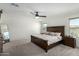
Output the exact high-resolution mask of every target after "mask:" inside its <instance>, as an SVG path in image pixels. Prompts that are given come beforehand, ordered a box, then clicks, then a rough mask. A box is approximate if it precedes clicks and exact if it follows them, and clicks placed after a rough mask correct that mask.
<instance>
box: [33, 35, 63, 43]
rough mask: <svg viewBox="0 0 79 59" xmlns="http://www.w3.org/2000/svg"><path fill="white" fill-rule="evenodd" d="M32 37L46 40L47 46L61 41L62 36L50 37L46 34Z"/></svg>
mask: <svg viewBox="0 0 79 59" xmlns="http://www.w3.org/2000/svg"><path fill="white" fill-rule="evenodd" d="M33 36H35V37H38V38H41V39H43V40H47V41H48V42H47V43H48V45H50V44H53V43H56V42H58V41H61V40H62V36H51V35H46V34H36V35H33Z"/></svg>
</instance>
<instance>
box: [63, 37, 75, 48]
mask: <svg viewBox="0 0 79 59" xmlns="http://www.w3.org/2000/svg"><path fill="white" fill-rule="evenodd" d="M64 45H67V46H70V47H72V48H75V47H76V40H75V38H72V37H70V36H65V37H64Z"/></svg>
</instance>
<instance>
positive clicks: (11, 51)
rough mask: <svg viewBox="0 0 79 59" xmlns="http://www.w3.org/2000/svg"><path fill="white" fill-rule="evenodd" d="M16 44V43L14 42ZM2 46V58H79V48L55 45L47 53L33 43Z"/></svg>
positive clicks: (11, 43) (10, 43)
mask: <svg viewBox="0 0 79 59" xmlns="http://www.w3.org/2000/svg"><path fill="white" fill-rule="evenodd" d="M16 43H17V42H16ZM16 43H13V42H9V43H6V44H4V46H3V53H2V54H1V55H2V56H79V48H71V47H68V46H65V45H62V44H60V45H57V46H55V47H54V48H52V49H50V50H49V51H48V52H47V53H46V52H45V51H44V50H43V49H41V48H40V47H38V46H37V45H35V44H33V43H31V42H30V43H26V41H25V42H23V43H20V44H19V43H18V44H16Z"/></svg>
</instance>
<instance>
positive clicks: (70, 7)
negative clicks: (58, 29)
mask: <svg viewBox="0 0 79 59" xmlns="http://www.w3.org/2000/svg"><path fill="white" fill-rule="evenodd" d="M78 6H79V3H2V4H1V3H0V10H1V9H2V12H3V13H2V14H1V19H0V24H1V30H2V33H3V32H9V40H10V42H7V43H5V44H3V53H1V54H2V55H15V56H17V55H25V56H27V55H38V56H39V55H49V56H50V55H52V56H54V55H61V56H62V55H79V53H78V52H77V51H79V49H78V47H79V44H78V43H79V42H78V40H76V41H77V42H76V48H71V47H69V46H66V45H57V47H53V48H52V49H50V50H49V51H48V52H47V53H46V52H45V51H44V50H42V49H41V48H40V47H38V46H37V45H35V44H33V43H29V42H30V41H31V35H34V34H40V33H43V32H45V31H46V28H45V27H50V26H52V27H53V26H65V30H64V33H65V36H69V35H70V32H69V31H70V29H69V27H70V26H69V24H70V23H69V22H70V20H69V19H70V18H75V17H79V7H78ZM35 11H38V13H39V15H44V16H46V17H39V19H36V18H35V14H36V13H35ZM32 13H35V14H32ZM28 47H30V48H28ZM31 49H33V51H31ZM55 49H56V50H55ZM58 49H59V50H58ZM64 49H65V51H67V50H68V49H69V50H68V51H69V52H67V53H65V54H64V51H63V52H62V53H61V52H60V51H61V50H64ZM52 51H53V52H52ZM56 51H57V52H58V53H55V52H56ZM70 51H71V52H72V51H74V52H72V53H71V52H70Z"/></svg>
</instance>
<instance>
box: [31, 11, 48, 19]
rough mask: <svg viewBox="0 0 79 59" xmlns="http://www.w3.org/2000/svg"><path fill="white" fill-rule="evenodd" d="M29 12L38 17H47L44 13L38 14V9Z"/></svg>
mask: <svg viewBox="0 0 79 59" xmlns="http://www.w3.org/2000/svg"><path fill="white" fill-rule="evenodd" d="M31 14H33V15H34V16H35V18H40V17H44V18H45V17H47V16H45V15H39V12H38V11H36V12H34V13H32V12H31Z"/></svg>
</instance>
